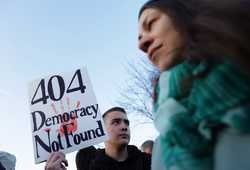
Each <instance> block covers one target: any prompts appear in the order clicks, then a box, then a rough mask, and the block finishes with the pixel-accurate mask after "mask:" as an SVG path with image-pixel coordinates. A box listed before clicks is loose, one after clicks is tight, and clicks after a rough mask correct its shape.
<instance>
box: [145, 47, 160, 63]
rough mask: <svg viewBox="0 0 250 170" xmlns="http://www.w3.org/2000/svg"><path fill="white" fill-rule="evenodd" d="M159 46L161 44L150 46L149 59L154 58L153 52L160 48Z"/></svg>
mask: <svg viewBox="0 0 250 170" xmlns="http://www.w3.org/2000/svg"><path fill="white" fill-rule="evenodd" d="M161 46H162V45H158V46H156V47H154V48H152V50H151V49H150V50H149V52H148V57H149V59H150V61H153V60H154V54H155V52H156V51H157V50H158V49H159V48H161Z"/></svg>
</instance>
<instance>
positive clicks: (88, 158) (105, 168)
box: [76, 145, 151, 170]
mask: <svg viewBox="0 0 250 170" xmlns="http://www.w3.org/2000/svg"><path fill="white" fill-rule="evenodd" d="M76 166H77V170H150V166H151V155H149V154H146V153H143V152H141V151H140V150H138V149H137V148H136V147H135V146H132V145H129V146H128V158H127V159H126V160H125V161H121V162H119V161H117V160H114V159H113V158H111V157H109V156H108V155H106V154H105V150H104V149H95V148H94V147H93V146H92V147H88V148H84V149H81V150H80V151H79V152H78V153H77V155H76Z"/></svg>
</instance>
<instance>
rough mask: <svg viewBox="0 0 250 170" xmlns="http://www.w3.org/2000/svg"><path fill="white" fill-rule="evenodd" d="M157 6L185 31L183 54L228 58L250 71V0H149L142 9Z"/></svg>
mask: <svg viewBox="0 0 250 170" xmlns="http://www.w3.org/2000/svg"><path fill="white" fill-rule="evenodd" d="M147 8H157V9H159V10H161V11H162V12H165V13H166V14H167V15H168V16H170V18H171V19H172V21H173V23H174V25H175V26H176V29H177V30H178V31H180V32H181V33H184V36H185V37H184V38H185V39H184V40H185V43H186V44H185V45H184V46H185V51H184V55H185V56H186V57H189V59H192V60H198V61H200V60H207V61H211V60H212V62H214V61H216V62H217V61H218V60H219V61H220V60H221V59H222V58H223V57H229V58H230V59H232V60H234V61H236V62H237V63H238V64H240V65H243V66H246V68H247V69H248V70H249V71H250V46H249V44H248V41H249V40H250V22H249V21H250V10H249V9H250V1H249V0H149V1H148V2H146V3H145V4H144V5H143V6H142V8H141V9H140V12H139V17H140V16H141V14H142V12H143V11H144V10H145V9H147Z"/></svg>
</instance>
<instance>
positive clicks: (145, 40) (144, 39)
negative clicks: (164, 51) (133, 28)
mask: <svg viewBox="0 0 250 170" xmlns="http://www.w3.org/2000/svg"><path fill="white" fill-rule="evenodd" d="M138 41H139V44H138V47H139V49H141V50H142V51H143V52H145V53H147V52H148V48H149V47H150V45H151V44H152V43H153V38H151V37H150V36H148V35H140V36H139V37H138Z"/></svg>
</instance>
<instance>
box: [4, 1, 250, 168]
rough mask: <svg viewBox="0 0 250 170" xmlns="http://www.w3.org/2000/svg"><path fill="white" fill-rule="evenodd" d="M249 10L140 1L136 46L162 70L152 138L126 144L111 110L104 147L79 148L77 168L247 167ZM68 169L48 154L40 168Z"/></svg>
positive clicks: (123, 128) (246, 4)
mask: <svg viewBox="0 0 250 170" xmlns="http://www.w3.org/2000/svg"><path fill="white" fill-rule="evenodd" d="M249 9H250V1H249V0H220V1H215V0H149V1H147V2H146V3H145V4H144V5H143V6H142V7H141V9H140V11H139V16H138V25H139V32H138V46H139V49H140V50H142V51H143V52H145V53H146V54H147V56H148V58H149V60H150V61H151V62H152V63H153V64H154V65H155V66H156V67H158V69H159V70H160V71H161V74H160V76H159V77H158V78H157V79H156V80H155V81H156V82H157V83H156V84H155V87H154V99H153V100H154V101H153V102H154V103H153V116H154V124H155V127H156V129H157V130H158V132H159V137H158V138H157V139H156V140H155V141H146V142H145V143H144V144H142V146H141V150H142V151H140V150H139V149H138V148H137V147H135V146H132V145H129V141H130V129H129V120H128V118H127V114H126V111H125V110H124V109H123V108H120V107H114V108H111V109H109V110H108V111H106V112H105V113H104V114H103V119H104V124H105V126H106V129H107V133H108V135H109V139H108V140H107V141H106V142H105V148H104V149H96V148H94V147H93V146H91V147H88V148H83V149H81V150H79V151H78V153H77V155H76V166H77V169H78V170H118V169H119V170H127V169H130V170H150V169H152V170H165V169H166V170H235V169H237V170H247V169H250V162H249V161H248V159H249V156H250V123H249V122H250V74H249V71H250V70H249V68H250V59H249V58H248V57H249V56H250V55H249V54H250V47H249V45H248V40H250V24H249V23H250V22H249V20H250V10H249ZM152 146H153V151H152ZM151 154H152V156H151ZM67 164H68V163H67V160H66V159H65V155H64V154H63V153H61V152H55V153H52V154H51V155H50V157H49V159H48V160H47V162H46V166H45V170H63V169H66V167H67ZM0 166H1V164H0Z"/></svg>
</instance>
